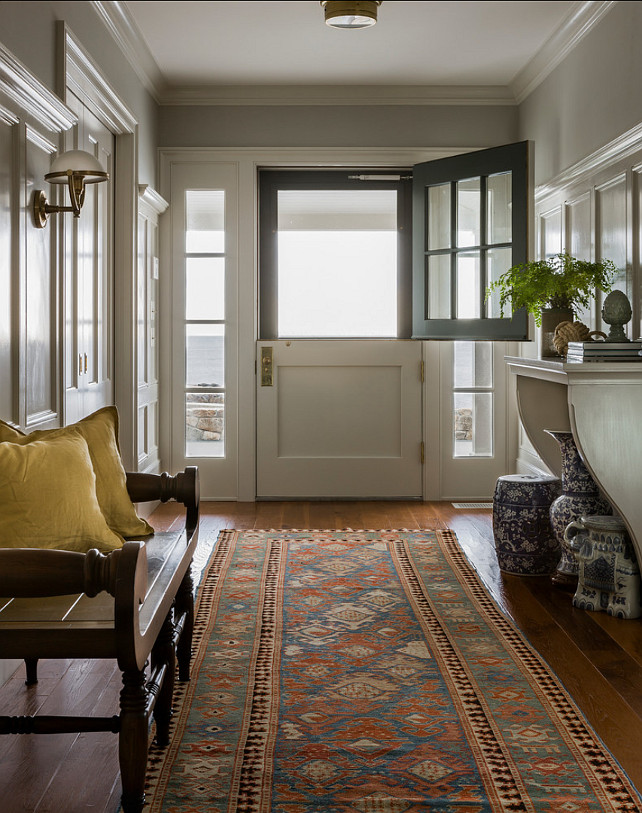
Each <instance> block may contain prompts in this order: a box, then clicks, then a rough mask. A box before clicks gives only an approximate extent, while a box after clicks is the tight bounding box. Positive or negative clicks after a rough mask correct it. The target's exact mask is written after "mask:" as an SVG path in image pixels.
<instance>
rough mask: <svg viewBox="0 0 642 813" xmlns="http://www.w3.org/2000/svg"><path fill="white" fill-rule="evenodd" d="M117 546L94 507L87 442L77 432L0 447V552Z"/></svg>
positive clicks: (93, 480) (118, 542)
mask: <svg viewBox="0 0 642 813" xmlns="http://www.w3.org/2000/svg"><path fill="white" fill-rule="evenodd" d="M122 545H123V539H122V537H120V536H118V534H115V533H114V532H113V531H112V530H110V529H109V527H108V526H107V523H106V522H105V518H104V516H103V514H102V511H101V510H100V506H99V505H98V499H97V498H96V477H95V475H94V469H93V466H92V464H91V458H90V456H89V449H88V447H87V441H86V440H85V439H84V438H83V437H82V436H81V435H80V434H79V433H78V432H74V433H71V432H68V433H67V434H66V435H65V436H58V437H50V438H47V439H46V440H38V441H33V442H31V443H0V547H3V548H55V549H60V550H71V551H79V552H81V553H84V552H86V551H88V550H90V549H91V548H98V550H101V551H104V552H107V551H111V550H115V549H117V548H120V547H122Z"/></svg>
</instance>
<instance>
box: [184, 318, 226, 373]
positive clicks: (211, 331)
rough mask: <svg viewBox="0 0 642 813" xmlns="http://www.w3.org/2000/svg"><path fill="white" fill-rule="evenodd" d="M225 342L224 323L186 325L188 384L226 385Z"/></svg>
mask: <svg viewBox="0 0 642 813" xmlns="http://www.w3.org/2000/svg"><path fill="white" fill-rule="evenodd" d="M224 342H225V326H224V325H185V347H186V359H185V362H186V363H185V369H186V382H185V384H186V386H188V387H223V386H224V384H225V344H224Z"/></svg>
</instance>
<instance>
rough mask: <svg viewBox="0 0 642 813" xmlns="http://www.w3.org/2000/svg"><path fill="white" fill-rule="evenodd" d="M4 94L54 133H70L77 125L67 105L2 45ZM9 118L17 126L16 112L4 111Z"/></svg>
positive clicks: (0, 61)
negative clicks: (68, 131) (70, 129)
mask: <svg viewBox="0 0 642 813" xmlns="http://www.w3.org/2000/svg"><path fill="white" fill-rule="evenodd" d="M0 92H1V93H4V94H5V95H6V96H8V97H9V98H10V99H11V100H12V101H14V102H15V103H16V104H17V105H19V106H20V108H21V109H22V110H24V111H25V112H26V113H28V115H29V116H31V117H32V118H33V119H34V120H35V122H37V123H38V124H40V125H41V126H42V127H44V128H45V129H47V130H49V131H50V132H52V133H61V132H63V131H64V130H69V128H70V127H73V126H74V124H75V123H76V121H77V119H76V116H75V115H74V113H72V112H71V110H69V108H68V107H67V105H65V104H63V102H62V101H61V100H60V99H59V98H58V97H57V96H56V95H55V94H53V93H52V92H51V91H50V90H49V89H48V88H47V87H45V86H44V85H43V84H42V83H41V82H39V81H38V79H36V77H35V76H33V75H32V74H31V73H30V72H29V71H28V70H27V68H25V66H24V65H23V64H22V63H21V62H20V61H19V60H18V59H16V57H15V56H14V55H13V54H12V53H11V52H10V51H8V50H7V49H6V48H5V47H4V46H3V45H2V44H1V43H0ZM7 116H9V120H8V122H7V123H15V122H12V119H13V116H14V114H13V111H7V110H6V109H5V108H3V116H2V118H3V120H7ZM16 121H17V120H16Z"/></svg>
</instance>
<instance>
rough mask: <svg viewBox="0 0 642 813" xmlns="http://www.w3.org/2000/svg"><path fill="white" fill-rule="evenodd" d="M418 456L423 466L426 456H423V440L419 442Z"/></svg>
mask: <svg viewBox="0 0 642 813" xmlns="http://www.w3.org/2000/svg"><path fill="white" fill-rule="evenodd" d="M419 456H420V457H421V465H422V466H423V464H424V463H425V461H426V457H425V446H424V442H423V440H422V441H421V443H420V444H419Z"/></svg>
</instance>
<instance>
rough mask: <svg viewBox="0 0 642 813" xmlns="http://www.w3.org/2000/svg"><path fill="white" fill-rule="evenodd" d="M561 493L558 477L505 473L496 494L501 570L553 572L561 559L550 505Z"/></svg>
mask: <svg viewBox="0 0 642 813" xmlns="http://www.w3.org/2000/svg"><path fill="white" fill-rule="evenodd" d="M560 493H561V484H560V481H559V479H558V478H557V477H552V476H549V475H545V474H542V475H534V474H505V475H504V476H503V477H500V478H499V479H498V480H497V483H496V485H495V495H494V498H493V533H494V535H495V550H496V551H497V560H498V561H499V567H500V570H502V571H504V572H505V573H515V574H517V575H519V576H541V575H543V574H547V573H551V572H552V571H553V570H554V569H555V567H556V565H557V563H558V562H559V559H560V543H559V541H558V540H557V537H556V536H555V534H554V533H553V529H552V527H551V522H550V516H549V512H550V507H551V503H552V502H553V500H554V499H556V498H557V497H559V495H560Z"/></svg>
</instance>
